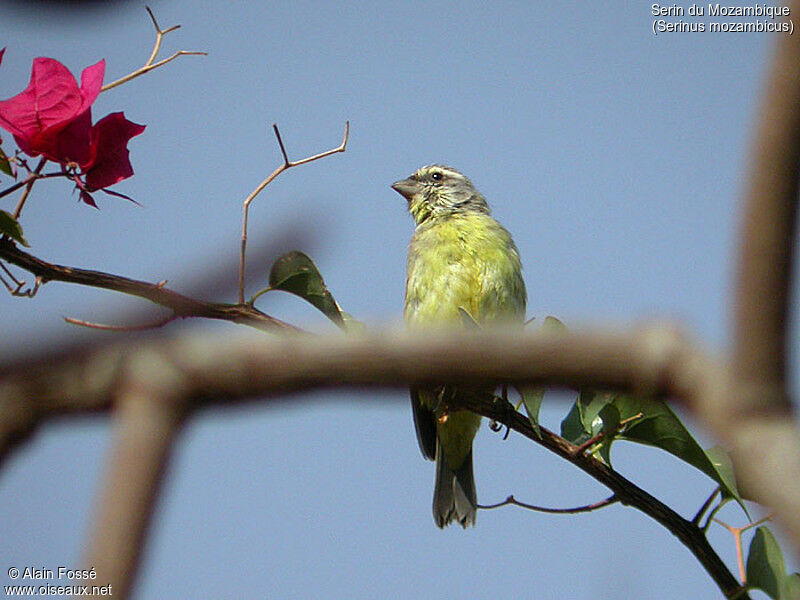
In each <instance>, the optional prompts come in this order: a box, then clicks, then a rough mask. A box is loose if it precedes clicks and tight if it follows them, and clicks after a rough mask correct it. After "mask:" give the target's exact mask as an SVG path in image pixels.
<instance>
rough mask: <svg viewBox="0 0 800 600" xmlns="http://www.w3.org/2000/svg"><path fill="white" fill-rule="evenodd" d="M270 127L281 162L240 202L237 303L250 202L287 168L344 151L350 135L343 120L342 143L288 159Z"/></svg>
mask: <svg viewBox="0 0 800 600" xmlns="http://www.w3.org/2000/svg"><path fill="white" fill-rule="evenodd" d="M272 129H273V131H274V132H275V137H277V138H278V146H280V149H281V154H282V155H283V164H282V165H281V166H279V167H278V168H277V169H275V170H274V171H273V172H272V173H270V175H269V177H267V178H266V179H264V181H262V182H261V183H259V184H258V186H256V189H254V190H253V191H252V192H250V194H249V195H248V196H247V198H245V199H244V202H243V203H242V243H241V249H240V252H239V296H238V297H239V304H244V271H245V266H244V265H245V254H246V249H247V215H248V211H249V209H250V203H251V202H252V201H253V200H254V199H255V197H256V196H258V195H259V194H260V193H261V192H262V191H263V189H264V188H265V187H267V186H268V185H269V184H270V183H271V182H272V181H273V180H274V179H275V178H276V177H277V176H278V175H280V174H281V173H283V172H284V171H286V170H287V169H291V168H292V167H297V166H299V165H304V164H306V163H309V162H311V161H314V160H319V159H320V158H325V157H326V156H330V155H331V154H336V153H337V152H344V151H345V149H346V148H347V139H348V138H349V137H350V121H345V124H344V137H343V138H342V143H341V144H339V145H338V146H337V147H336V148H333V149H331V150H326V151H325V152H320V153H319V154H315V155H313V156H309V157H307V158H303V159H302V160H296V161H290V160H289V157H288V155H287V154H286V148H285V147H284V145H283V140H282V139H281V134H280V131H279V130H278V126H277V125H276V124H274V123H273V125H272Z"/></svg>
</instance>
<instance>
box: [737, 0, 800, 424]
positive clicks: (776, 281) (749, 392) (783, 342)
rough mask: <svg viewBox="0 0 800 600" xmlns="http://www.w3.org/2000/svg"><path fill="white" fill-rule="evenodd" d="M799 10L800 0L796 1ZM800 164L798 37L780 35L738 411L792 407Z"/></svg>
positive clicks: (740, 296) (745, 239)
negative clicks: (790, 347) (789, 388)
mask: <svg viewBox="0 0 800 600" xmlns="http://www.w3.org/2000/svg"><path fill="white" fill-rule="evenodd" d="M791 12H792V14H793V15H797V14H800V2H793V3H792V7H791ZM798 167H800V37H798V36H796V35H782V36H780V37H779V38H778V44H777V48H776V54H775V58H774V60H773V63H772V68H771V73H770V76H769V81H768V83H767V86H766V88H765V89H764V92H763V106H762V108H761V109H760V110H759V121H758V128H757V131H756V134H755V139H754V140H753V147H752V150H751V171H752V172H751V175H750V178H749V184H748V189H747V196H746V198H745V206H744V215H743V217H744V219H743V222H742V226H741V240H740V247H739V262H738V270H737V284H736V296H735V305H734V309H735V330H734V336H735V339H734V347H733V373H734V374H735V377H736V388H737V389H736V398H737V404H738V410H741V411H745V412H752V411H766V410H776V411H785V410H788V408H789V406H790V403H789V399H788V396H787V394H786V393H785V383H786V362H787V358H786V350H787V336H788V333H789V327H788V321H789V292H790V279H791V271H792V249H793V246H794V232H795V218H796V212H797V192H798V172H799V171H798Z"/></svg>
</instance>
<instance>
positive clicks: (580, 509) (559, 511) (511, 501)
mask: <svg viewBox="0 0 800 600" xmlns="http://www.w3.org/2000/svg"><path fill="white" fill-rule="evenodd" d="M617 502H619V499H618V498H617V497H616V496H615V495H612V496H609V497H608V498H606V499H605V500H600V501H599V502H595V503H593V504H586V505H584V506H573V507H571V508H548V507H546V506H536V505H534V504H528V503H527V502H520V501H519V500H517V499H516V498H514V496H513V495H511V496H509V497H508V498H506V499H505V500H503V501H502V502H498V503H497V504H479V505H478V508H482V509H483V510H491V509H493V508H500V507H501V506H509V505H513V506H519V507H521V508H524V509H527V510H532V511H535V512H543V513H549V514H554V515H572V514H576V513H585V512H592V511H593V510H598V509H600V508H605V507H606V506H610V505H611V504H615V503H617Z"/></svg>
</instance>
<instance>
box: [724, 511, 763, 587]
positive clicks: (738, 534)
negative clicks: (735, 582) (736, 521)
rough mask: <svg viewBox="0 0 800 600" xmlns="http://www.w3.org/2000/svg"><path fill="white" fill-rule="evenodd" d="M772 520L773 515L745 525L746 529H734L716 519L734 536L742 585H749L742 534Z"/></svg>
mask: <svg viewBox="0 0 800 600" xmlns="http://www.w3.org/2000/svg"><path fill="white" fill-rule="evenodd" d="M770 519H772V515H767V516H766V517H764V518H763V519H759V520H758V521H755V522H754V523H750V524H748V525H745V526H744V527H734V526H733V525H728V524H727V523H725V522H724V521H720V520H719V519H717V518H715V519H714V521H715V522H717V523H719V524H720V525H722V526H723V527H724V528H725V529H727V530H728V531H730V532H731V533H732V534H733V539H734V542H735V544H736V562H737V564H738V566H739V581H741V582H742V585H744V584H745V583H747V574H746V572H745V568H744V548H743V547H742V534H743V533H744V532H745V531H747V530H748V529H752V528H753V527H758V526H759V525H761V524H762V523H766V522H767V521H769V520H770Z"/></svg>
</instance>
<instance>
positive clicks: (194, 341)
mask: <svg viewBox="0 0 800 600" xmlns="http://www.w3.org/2000/svg"><path fill="white" fill-rule="evenodd" d="M130 364H137V365H138V364H149V365H152V368H153V369H156V372H157V373H160V372H162V371H163V370H164V369H166V368H167V367H168V368H169V371H170V372H174V373H177V374H178V375H175V376H172V377H170V378H169V382H170V383H171V386H172V387H168V386H167V385H164V386H163V390H162V393H161V394H160V396H161V397H162V398H163V400H162V404H161V406H162V408H163V407H165V406H167V405H168V404H169V403H170V402H171V403H174V407H175V408H176V409H178V410H179V409H182V408H183V407H184V406H186V408H187V409H199V408H201V407H203V406H207V405H209V404H229V403H232V402H242V401H248V400H255V399H257V398H259V397H264V396H267V397H269V396H276V395H279V394H286V393H289V392H295V391H300V390H307V389H311V388H316V387H321V386H341V385H353V386H364V385H383V386H403V387H405V386H407V385H409V384H412V385H424V384H435V383H443V382H456V381H457V382H461V383H464V382H470V383H477V382H487V381H492V382H498V381H515V382H526V383H532V384H540V385H561V386H571V387H582V386H586V387H592V388H607V389H620V390H625V391H629V392H633V393H642V394H652V395H658V396H664V395H670V396H673V395H674V396H679V397H682V398H687V397H692V395H693V394H695V393H697V391H698V390H704V389H706V386H707V384H706V382H704V381H703V380H702V379H703V377H704V375H703V373H706V372H713V371H714V370H715V369H716V365H715V364H714V362H713V361H712V360H711V359H708V358H707V357H704V356H703V355H702V353H700V352H699V351H697V350H696V349H695V348H693V347H692V346H691V344H689V343H688V342H686V341H685V340H683V339H681V338H680V337H679V336H677V335H675V332H674V330H672V329H670V328H664V327H653V328H650V329H646V330H640V331H638V332H634V333H627V334H620V333H616V334H615V333H597V332H593V333H592V332H589V333H575V332H571V333H566V334H558V335H553V334H547V333H543V332H541V331H537V332H531V333H522V334H520V333H519V332H507V331H496V332H493V331H487V330H481V331H470V332H445V331H443V332H441V335H439V336H432V335H430V332H428V333H427V334H426V335H413V334H410V333H402V334H394V335H389V334H386V333H382V334H381V333H378V334H374V335H372V336H369V337H366V336H365V337H343V336H330V337H325V338H310V337H308V336H302V337H301V336H283V337H280V338H267V337H264V336H247V337H242V338H240V339H238V340H236V341H233V340H230V339H228V340H219V339H209V338H208V337H207V336H206V337H203V338H200V337H184V338H179V339H177V340H173V341H171V342H170V341H166V340H162V341H153V342H148V343H144V344H139V346H137V347H135V348H131V347H128V348H126V347H124V346H122V345H118V346H116V347H113V346H112V347H104V348H102V349H96V350H94V351H92V352H86V353H85V354H83V355H80V354H79V355H75V354H74V353H69V354H67V355H65V356H64V357H62V358H61V359H55V360H54V359H53V358H52V357H49V359H46V360H43V361H42V362H41V363H39V364H27V365H17V367H16V368H14V369H13V371H11V372H8V371H7V372H6V376H5V377H4V378H3V379H2V380H0V402H2V401H3V399H5V400H6V402H8V403H9V404H10V405H11V408H14V406H16V404H18V403H20V402H23V403H24V404H25V406H26V407H28V408H29V410H31V411H33V413H34V417H33V418H34V419H39V420H41V419H44V418H47V417H50V416H54V415H57V414H63V413H67V412H81V411H96V410H107V409H108V408H109V407H110V405H111V402H112V400H113V390H114V389H115V387H116V385H117V382H118V381H119V379H120V377H122V376H128V375H127V374H128V373H129V372H130ZM701 367H702V368H701ZM137 372H139V373H140V377H141V380H142V381H148V380H149V378H150V377H151V376H148V375H147V370H146V369H142V370H141V371H137ZM86 373H91V374H92V376H91V377H86V376H85V374H86ZM159 379H160V380H162V379H164V378H163V377H162V378H159ZM15 400H16V401H15ZM691 400H692V401H694V400H695V399H694V398H691ZM184 403H186V404H184ZM469 408H470V409H471V410H473V411H475V412H478V413H480V414H483V415H485V416H488V417H490V418H493V419H496V420H499V421H503V422H505V423H506V424H507V425H509V426H510V427H511V428H513V429H515V430H516V431H519V432H520V433H522V434H523V435H526V436H528V437H530V438H531V439H533V440H534V441H536V442H537V443H540V444H542V445H544V446H545V447H547V448H548V449H549V450H551V451H552V452H555V453H556V454H558V455H559V456H562V457H563V458H565V459H567V460H569V461H570V462H572V463H574V464H575V465H576V466H578V467H579V468H581V469H582V470H584V471H585V472H587V473H588V474H589V475H591V476H592V477H594V478H595V479H597V480H598V481H600V482H601V483H603V484H604V485H606V486H607V487H609V489H611V490H612V491H613V493H614V494H615V496H616V497H617V498H618V499H619V500H620V502H622V503H624V504H630V505H632V506H635V507H636V508H638V509H639V510H641V511H643V512H645V513H646V514H648V515H650V516H651V517H652V518H654V519H655V520H657V521H658V522H659V523H662V524H663V525H664V526H665V527H667V528H668V529H669V531H671V532H672V533H673V534H674V535H676V536H677V537H678V538H679V539H680V540H681V542H682V543H683V544H685V545H686V546H687V547H688V548H689V549H690V550H691V551H692V552H693V553H694V554H695V556H697V558H698V560H699V561H701V563H702V564H703V565H704V567H705V568H706V570H707V571H708V572H709V574H711V576H712V577H713V578H714V580H715V581H716V582H717V584H718V585H719V586H720V588H721V589H722V590H724V592H725V593H726V594H727V595H729V596H730V595H732V594H733V593H735V592H736V591H738V589H739V586H738V584H737V582H736V579H735V578H734V577H733V576H732V575H731V574H730V572H729V571H728V570H727V568H726V567H725V565H724V564H723V563H722V562H721V560H720V559H719V557H718V556H717V555H716V554H715V553H714V552H713V549H711V547H710V546H709V545H708V542H707V540H706V539H705V536H704V534H703V531H702V530H701V529H700V528H699V527H697V526H696V525H695V524H693V523H691V522H690V521H687V520H685V519H683V518H682V517H680V515H677V514H676V513H674V511H672V510H671V509H669V507H667V506H665V505H664V504H663V503H661V502H659V501H658V500H657V499H655V498H653V497H652V496H650V495H649V494H647V493H646V492H645V491H644V490H641V489H639V488H638V487H637V486H635V485H634V484H632V483H631V482H629V481H627V480H626V479H625V478H624V477H623V476H621V475H620V474H619V473H616V472H614V471H612V470H611V469H610V468H609V467H607V466H606V465H605V464H603V463H601V462H600V461H597V460H596V459H594V458H593V457H591V456H586V455H583V454H578V455H577V456H576V455H575V449H576V446H574V445H573V444H571V443H569V442H567V441H566V440H564V439H563V438H560V437H559V436H556V435H555V434H552V433H551V432H547V431H544V430H543V432H542V438H541V440H540V439H539V438H538V437H537V435H536V434H535V433H534V432H533V430H532V428H531V426H530V423H529V421H528V420H527V419H526V418H524V417H523V416H521V415H519V414H517V413H513V414H511V415H509V414H508V411H507V410H504V409H502V408H501V407H497V406H496V405H495V404H493V403H491V402H487V403H476V404H474V405H470V406H469ZM0 414H1V413H0ZM8 414H13V411H11V410H10V411H9V413H8ZM23 416H24V415H23Z"/></svg>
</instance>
